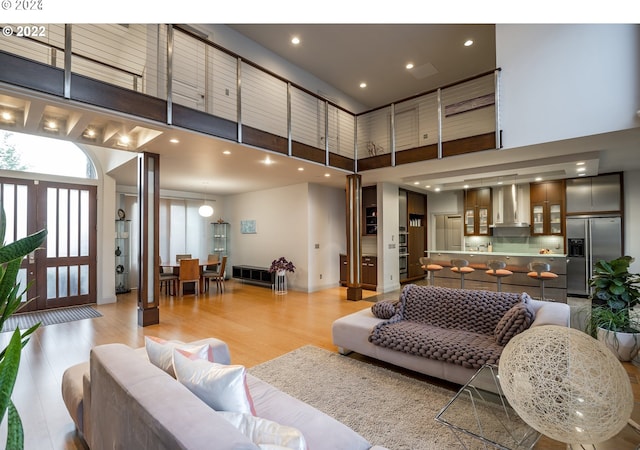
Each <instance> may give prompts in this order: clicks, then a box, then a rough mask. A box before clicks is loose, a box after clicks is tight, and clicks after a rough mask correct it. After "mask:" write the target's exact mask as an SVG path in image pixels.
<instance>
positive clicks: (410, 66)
mask: <svg viewBox="0 0 640 450" xmlns="http://www.w3.org/2000/svg"><path fill="white" fill-rule="evenodd" d="M405 67H406V68H407V69H413V63H409V64H407V65H406V66H405Z"/></svg>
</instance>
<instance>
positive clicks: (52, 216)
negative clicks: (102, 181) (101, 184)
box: [0, 178, 96, 311]
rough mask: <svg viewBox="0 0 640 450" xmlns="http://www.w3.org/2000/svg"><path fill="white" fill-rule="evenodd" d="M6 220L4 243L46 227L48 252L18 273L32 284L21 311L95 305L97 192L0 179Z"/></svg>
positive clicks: (21, 279)
mask: <svg viewBox="0 0 640 450" xmlns="http://www.w3.org/2000/svg"><path fill="white" fill-rule="evenodd" d="M0 198H1V199H2V206H3V208H4V210H5V214H6V217H7V230H6V234H5V243H10V242H13V241H15V240H17V239H20V238H21V237H24V236H27V235H28V234H31V233H34V232H36V231H38V230H40V229H42V228H46V229H47V231H48V234H47V240H46V241H45V243H44V245H43V248H42V249H40V250H37V251H36V252H34V253H33V254H31V255H28V256H27V257H26V258H25V259H24V260H23V262H22V267H21V269H20V273H19V278H18V280H19V282H20V284H21V286H27V284H28V283H31V285H30V287H29V291H28V293H27V295H25V296H24V299H23V301H25V302H26V300H27V299H31V298H33V300H32V301H31V302H29V303H28V304H25V305H24V306H23V307H22V308H21V310H20V311H33V310H42V309H49V308H56V307H64V306H75V305H81V304H86V303H95V301H96V187H95V186H85V185H75V184H63V183H52V182H43V181H40V182H38V181H34V180H21V179H12V178H0Z"/></svg>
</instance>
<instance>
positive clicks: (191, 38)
mask: <svg viewBox="0 0 640 450" xmlns="http://www.w3.org/2000/svg"><path fill="white" fill-rule="evenodd" d="M5 26H6V27H12V29H14V30H15V29H16V26H13V25H9V24H5V25H3V27H5ZM33 30H35V31H37V30H45V31H44V32H42V33H38V32H34V33H29V35H28V36H26V35H23V36H16V35H15V34H14V35H13V36H10V37H6V38H3V39H2V41H0V67H3V69H2V70H0V81H3V82H5V83H9V84H13V85H17V86H22V87H26V88H28V89H34V90H38V91H42V92H46V93H48V94H53V95H56V96H61V97H64V98H68V99H73V100H76V101H80V102H84V103H88V104H92V105H95V106H99V107H103V108H107V109H110V110H114V111H119V112H123V113H128V114H132V115H134V116H139V117H143V118H146V119H150V120H154V121H158V122H161V123H164V124H170V125H174V126H178V127H182V128H185V129H189V130H194V131H198V132H202V133H206V134H210V135H212V136H217V137H220V138H223V139H229V140H233V141H235V142H239V143H244V144H248V145H253V146H257V147H260V148H264V149H267V150H271V151H275V152H279V153H282V154H285V155H289V156H295V157H298V158H303V159H306V160H309V161H313V162H316V163H319V164H324V165H327V166H331V167H335V168H339V169H343V170H346V171H349V172H360V171H364V170H368V169H373V168H380V167H388V166H394V165H399V164H406V163H411V162H416V161H422V160H428V159H435V158H443V157H447V156H451V155H457V154H461V153H467V152H474V151H481V150H488V149H494V148H499V147H500V132H499V124H498V117H499V114H498V99H499V97H498V95H496V93H497V92H498V86H499V70H495V71H492V72H489V73H485V74H480V75H478V76H477V77H474V78H472V79H469V80H463V81H461V82H458V83H455V84H452V85H450V86H446V87H442V88H440V89H437V90H434V91H431V92H426V93H424V94H421V95H418V96H415V97H412V98H410V99H403V100H400V101H398V102H397V103H393V104H391V105H388V106H385V107H381V108H378V109H375V110H372V111H368V112H365V113H361V114H354V113H352V112H350V111H348V110H346V109H345V108H343V107H341V106H339V104H337V103H335V102H333V101H330V100H327V99H325V98H323V97H322V96H320V95H317V94H315V93H313V92H311V91H309V90H308V89H306V88H304V87H302V86H298V85H295V84H294V83H291V82H289V81H288V80H286V79H284V78H282V77H280V76H278V75H277V74H275V73H272V72H270V71H268V70H265V69H264V68H262V67H260V66H258V65H256V64H254V63H252V62H251V61H248V60H245V59H243V58H242V57H241V56H240V55H236V54H234V53H232V52H230V51H228V50H226V49H224V48H221V47H220V46H218V45H216V44H214V43H212V42H210V41H209V40H207V38H206V37H205V36H200V35H199V34H198V33H197V32H196V31H193V30H190V29H188V28H186V27H180V26H177V25H163V24H129V25H122V24H99V25H86V24H73V25H62V24H50V25H38V26H34V27H33Z"/></svg>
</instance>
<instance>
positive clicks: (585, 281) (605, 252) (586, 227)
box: [567, 216, 622, 296]
mask: <svg viewBox="0 0 640 450" xmlns="http://www.w3.org/2000/svg"><path fill="white" fill-rule="evenodd" d="M620 256H622V221H621V219H620V217H619V216H615V217H585V216H583V217H568V218H567V295H576V296H588V295H589V294H590V292H591V290H590V288H589V279H590V278H591V276H592V273H593V265H594V264H595V263H596V262H598V261H599V260H601V259H604V260H611V259H615V258H618V257H620Z"/></svg>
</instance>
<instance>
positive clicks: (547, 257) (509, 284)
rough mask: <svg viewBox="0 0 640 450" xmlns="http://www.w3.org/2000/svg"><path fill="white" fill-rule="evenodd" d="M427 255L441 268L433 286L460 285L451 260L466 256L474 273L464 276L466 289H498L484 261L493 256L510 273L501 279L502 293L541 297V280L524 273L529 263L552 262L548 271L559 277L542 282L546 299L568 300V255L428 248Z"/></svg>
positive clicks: (563, 301) (527, 270)
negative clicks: (430, 249) (504, 264)
mask: <svg viewBox="0 0 640 450" xmlns="http://www.w3.org/2000/svg"><path fill="white" fill-rule="evenodd" d="M427 256H428V257H430V258H431V260H432V262H433V263H435V264H440V265H441V266H442V267H443V269H442V270H440V271H438V272H435V285H436V286H444V287H460V276H459V275H458V274H457V273H454V272H452V271H451V266H452V265H451V260H452V259H466V260H467V261H469V266H471V267H473V268H474V269H475V271H474V272H472V273H469V274H466V275H465V277H464V287H465V289H484V290H491V291H495V290H497V283H496V278H495V277H493V276H490V275H487V274H486V273H485V271H486V270H487V269H488V268H487V261H489V260H492V259H496V260H501V261H504V262H505V263H506V264H507V267H506V269H507V270H510V271H511V272H513V275H510V276H508V277H504V278H502V291H503V292H526V293H528V294H529V295H530V296H531V297H534V298H539V297H540V283H539V281H538V280H535V279H532V278H529V277H528V276H527V273H528V272H529V271H530V270H529V264H530V263H532V262H545V263H548V264H550V265H551V270H550V271H551V272H553V273H555V274H557V275H558V278H556V279H553V280H550V281H545V284H544V297H545V300H550V301H556V302H562V303H566V302H567V257H566V255H564V254H560V253H548V254H538V253H503V252H470V251H436V250H434V251H427Z"/></svg>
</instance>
